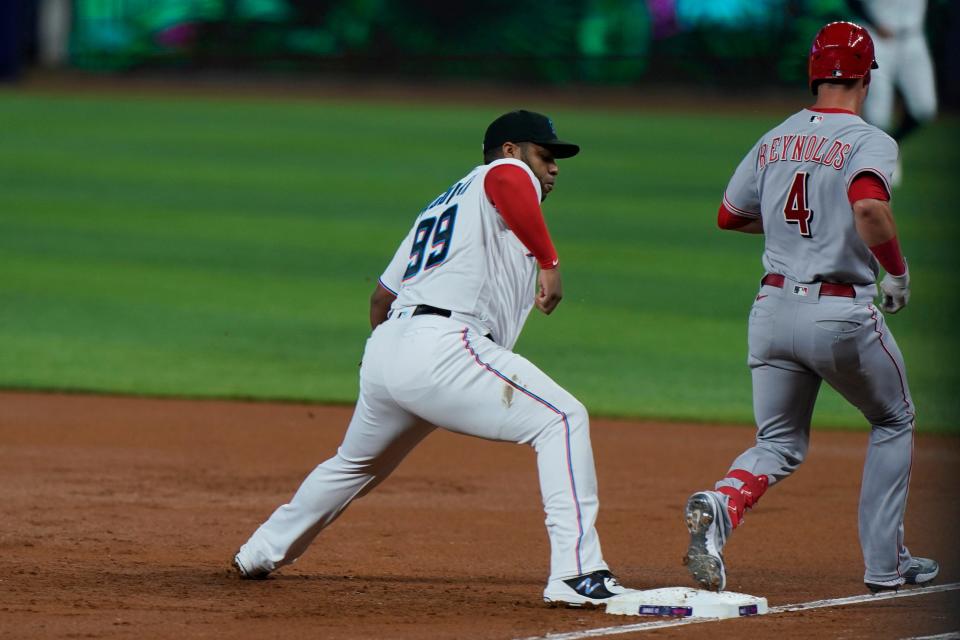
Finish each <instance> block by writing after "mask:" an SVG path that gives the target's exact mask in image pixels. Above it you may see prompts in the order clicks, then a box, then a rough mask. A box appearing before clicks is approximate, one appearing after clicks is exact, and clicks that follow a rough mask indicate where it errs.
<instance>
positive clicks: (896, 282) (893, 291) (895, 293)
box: [880, 271, 910, 313]
mask: <svg viewBox="0 0 960 640" xmlns="http://www.w3.org/2000/svg"><path fill="white" fill-rule="evenodd" d="M880 292H881V295H882V300H881V303H880V306H881V308H882V309H883V310H884V311H886V312H887V313H896V312H897V311H900V309H903V308H904V307H905V306H907V303H908V302H910V272H909V271H904V272H903V275H901V276H892V275H890V274H889V273H888V274H887V275H885V276H884V277H883V280H881V281H880Z"/></svg>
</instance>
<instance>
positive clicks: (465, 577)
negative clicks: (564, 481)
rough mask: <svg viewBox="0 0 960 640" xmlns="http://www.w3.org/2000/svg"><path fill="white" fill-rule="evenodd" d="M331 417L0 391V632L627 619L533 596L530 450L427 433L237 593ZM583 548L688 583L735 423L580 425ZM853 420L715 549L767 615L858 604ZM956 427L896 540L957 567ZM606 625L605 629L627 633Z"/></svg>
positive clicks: (444, 631)
mask: <svg viewBox="0 0 960 640" xmlns="http://www.w3.org/2000/svg"><path fill="white" fill-rule="evenodd" d="M350 411H351V409H350V408H343V407H323V406H315V405H302V404H280V405H276V404H266V403H243V402H220V401H185V400H155V399H138V398H116V397H103V396H81V395H57V394H34V393H12V392H7V393H0V486H2V487H3V507H2V523H3V524H2V528H0V549H2V551H0V636H3V637H5V638H84V637H90V638H134V637H136V638H184V637H188V638H192V637H223V638H227V637H268V638H273V637H291V638H293V637H297V638H301V637H336V638H338V639H344V640H345V639H349V638H483V639H504V640H508V639H510V638H518V637H528V636H541V635H545V634H547V633H557V632H568V631H576V630H585V629H590V628H595V627H609V626H615V625H621V624H634V623H636V622H638V619H636V618H630V619H624V618H618V617H613V616H607V615H605V614H604V613H602V612H601V611H578V610H559V609H548V608H546V607H545V606H544V605H543V604H542V603H541V601H540V594H541V592H542V589H543V583H544V580H545V578H546V574H547V563H548V549H547V539H546V534H545V531H544V527H543V513H542V510H541V504H540V496H539V490H538V486H537V472H536V465H535V460H534V455H533V452H532V450H530V449H529V448H527V447H522V446H516V445H510V444H504V443H492V442H486V441H481V440H476V439H471V438H467V437H463V436H457V435H452V434H448V433H446V432H442V431H437V432H436V433H434V434H433V435H431V436H430V437H429V438H427V440H426V441H425V442H424V443H423V444H422V445H421V446H420V447H419V448H418V449H417V450H416V451H414V453H413V454H412V455H411V456H410V457H409V458H408V459H407V460H406V461H405V462H404V463H403V464H402V465H401V466H400V468H399V469H398V470H397V471H396V472H395V474H394V475H393V476H392V477H391V478H389V479H388V480H387V481H386V482H385V483H384V484H383V485H382V486H381V487H379V488H378V489H377V490H376V491H374V492H373V493H372V494H370V495H369V496H367V497H365V498H363V499H362V500H359V501H358V502H356V503H355V504H354V505H352V506H351V507H350V509H348V510H347V511H346V512H345V513H344V515H343V516H342V517H341V518H340V520H338V521H337V522H336V523H334V524H333V525H332V526H331V527H330V528H329V529H328V530H327V531H325V532H324V533H323V534H321V536H320V537H319V538H318V539H317V541H316V542H315V543H314V545H313V546H312V547H311V548H310V550H309V551H308V552H307V553H306V555H305V556H304V557H303V558H302V559H301V560H300V561H299V562H298V563H297V564H295V565H293V566H291V567H288V568H285V569H283V570H282V571H280V572H278V573H277V574H276V575H275V576H274V577H272V578H271V579H269V580H266V581H262V582H242V581H239V580H237V579H236V578H235V577H233V576H232V574H231V572H230V571H229V570H228V565H229V562H230V559H231V557H232V554H233V552H234V551H235V549H236V548H237V547H238V546H239V545H240V544H241V543H242V542H243V541H244V540H245V539H246V537H247V536H248V535H249V534H250V533H251V532H252V531H253V529H254V528H255V527H256V526H257V525H258V524H259V523H260V522H261V521H262V520H263V519H264V518H266V517H267V516H268V515H269V513H270V512H271V511H272V509H273V508H275V507H276V506H277V505H279V504H281V503H282V502H284V501H286V500H287V499H288V498H289V497H290V496H291V495H292V493H293V491H294V490H295V489H296V487H297V486H298V484H299V482H300V480H301V479H302V478H303V476H304V475H306V473H308V472H309V471H310V470H311V469H312V468H313V466H314V465H316V464H318V463H319V462H322V461H323V460H324V459H326V458H327V457H329V456H330V455H331V454H332V453H333V452H334V451H335V449H336V446H337V444H338V443H339V440H340V438H341V435H342V433H343V430H344V427H345V425H346V423H347V420H348V419H349V416H350ZM592 433H593V445H594V455H595V458H596V461H597V470H598V475H599V481H600V500H601V509H600V520H599V523H598V528H599V532H600V536H601V540H602V543H603V548H604V553H605V556H606V559H607V561H608V562H609V563H610V564H611V567H612V568H613V569H614V571H616V572H617V573H618V574H619V576H620V578H621V579H622V581H623V582H624V583H625V584H626V585H628V586H632V587H637V588H656V587H662V586H670V585H688V584H689V582H688V577H687V574H686V571H685V569H684V568H683V567H682V566H681V564H680V558H681V556H682V555H683V552H684V550H685V548H686V543H687V534H686V530H685V528H684V525H683V521H682V516H681V511H682V506H683V503H684V500H685V498H686V496H687V494H689V493H690V492H691V491H693V490H695V489H700V488H705V487H708V486H709V485H710V484H711V483H712V482H713V481H714V480H715V479H716V478H717V477H718V476H719V475H722V473H723V472H724V471H725V470H726V465H727V464H728V463H729V461H730V460H731V459H732V457H733V456H734V455H735V454H736V453H738V452H739V451H740V450H742V449H743V448H744V447H746V446H748V445H749V444H750V442H751V441H752V439H753V429H752V427H748V426H743V427H737V426H715V425H694V424H679V423H673V424H671V423H667V424H663V423H654V422H627V421H611V420H594V422H593V425H592ZM866 441H867V434H866V433H851V432H839V431H819V430H816V428H815V429H814V433H813V438H812V447H811V451H810V455H809V457H808V460H807V462H806V463H805V464H804V466H803V467H802V468H801V469H800V471H799V472H797V474H795V476H794V477H792V478H790V479H789V480H788V481H785V482H784V483H782V484H781V485H778V486H776V487H775V488H774V489H773V490H771V491H770V492H769V493H768V494H767V495H765V496H764V498H763V501H762V502H761V503H760V505H759V506H758V507H757V508H756V509H755V510H754V511H753V512H751V513H749V514H748V517H747V521H746V524H745V526H744V527H743V528H742V529H739V530H738V531H737V532H736V534H735V535H734V537H733V539H732V541H731V543H730V545H729V546H728V547H727V554H726V557H727V562H728V567H729V585H728V588H730V589H731V590H736V591H742V592H745V593H750V594H754V595H762V596H765V597H766V598H767V599H768V600H769V602H770V604H771V605H783V604H789V603H800V602H807V601H810V600H817V599H823V598H834V597H844V596H850V595H859V594H863V593H865V591H864V588H863V584H862V582H861V578H862V571H863V568H862V561H861V557H860V550H859V545H858V542H857V525H856V504H857V494H858V490H859V485H860V472H861V468H862V463H863V457H864V453H865V450H866ZM958 477H960V439H958V438H949V437H940V436H932V435H927V434H924V433H923V432H922V430H921V432H920V433H918V435H917V437H916V442H915V456H914V468H913V479H912V484H911V496H910V502H909V506H908V510H907V518H906V526H907V530H906V531H907V544H908V546H909V547H910V548H911V550H912V551H914V552H915V553H917V554H918V555H929V556H931V557H935V558H937V559H938V560H939V561H940V562H941V564H942V566H943V569H942V573H941V576H940V578H939V579H938V582H940V583H947V582H955V581H957V580H958V579H960V551H958V548H957V541H956V540H957V532H958V531H960V509H958V506H957V505H958V503H957V500H956V489H957V487H958V486H960V483H958V482H957V480H958ZM958 611H960V594H958V592H957V591H951V592H948V593H938V594H929V595H921V596H917V597H912V598H902V599H896V600H886V601H881V602H871V603H867V604H862V605H856V606H848V607H844V608H836V609H820V610H816V611H808V612H803V613H793V614H780V615H776V616H769V617H762V618H755V619H741V620H731V621H726V622H722V623H708V624H709V625H710V626H709V628H708V630H707V629H705V628H704V626H703V625H697V626H693V627H679V628H674V629H662V630H658V631H656V632H654V634H655V636H656V637H659V638H686V637H694V636H695V635H696V636H703V635H704V634H709V637H710V638H711V639H714V640H719V639H722V638H738V639H739V638H744V637H751V638H768V637H774V636H776V637H777V638H779V639H781V640H785V639H791V638H810V637H819V638H837V637H843V638H904V637H910V636H921V635H929V634H934V633H944V632H947V631H955V630H957V629H958V628H960V613H958ZM647 635H648V634H625V635H622V636H616V637H620V638H635V637H641V636H643V637H647Z"/></svg>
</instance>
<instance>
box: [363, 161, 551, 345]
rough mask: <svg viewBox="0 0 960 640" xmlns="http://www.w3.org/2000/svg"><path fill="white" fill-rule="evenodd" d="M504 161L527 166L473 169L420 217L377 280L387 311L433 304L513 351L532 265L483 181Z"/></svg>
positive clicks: (527, 304) (529, 301) (531, 286)
mask: <svg viewBox="0 0 960 640" xmlns="http://www.w3.org/2000/svg"><path fill="white" fill-rule="evenodd" d="M501 164H513V165H516V166H518V167H521V168H523V170H524V171H526V172H527V174H528V175H529V176H530V181H531V182H532V183H533V186H534V188H535V189H536V192H537V198H538V199H539V198H540V197H541V191H540V182H539V180H537V178H536V176H534V174H533V172H532V171H531V170H530V168H529V167H528V166H527V165H526V164H524V163H523V162H520V161H519V160H514V159H510V158H505V159H501V160H497V161H495V162H492V163H490V164H488V165H481V166H478V167H476V168H474V169H473V170H472V171H471V172H470V173H468V174H467V175H466V176H464V177H463V178H461V179H460V180H459V181H458V182H457V183H456V184H454V185H453V186H452V187H450V188H449V189H447V190H446V191H445V192H444V193H442V194H440V195H439V196H438V197H437V198H436V199H434V200H433V201H432V202H431V203H430V204H428V205H427V207H426V208H425V209H424V210H423V211H421V212H420V215H419V216H417V219H416V221H415V222H414V224H413V227H412V228H411V229H410V232H409V233H408V234H407V237H406V239H404V241H403V243H401V245H400V246H399V248H398V249H397V251H396V253H395V254H394V256H393V260H391V261H390V264H389V265H388V266H387V268H386V270H385V271H384V272H383V275H381V276H380V284H381V285H382V286H383V287H384V288H386V289H388V290H389V291H391V292H392V293H394V294H396V296H397V299H396V300H394V302H393V306H392V307H391V313H393V312H395V311H400V310H402V309H404V308H406V307H414V306H416V305H421V304H425V305H430V306H433V307H439V308H441V309H447V310H449V311H452V312H453V313H454V314H457V316H459V317H461V318H462V319H463V320H465V321H468V322H471V323H472V324H473V325H474V327H475V328H477V329H478V330H480V331H481V334H482V333H490V334H492V337H493V339H494V341H496V342H497V344H499V345H501V346H503V347H506V348H507V349H512V348H513V345H514V344H515V343H516V341H517V338H519V336H520V331H521V329H522V328H523V324H524V322H526V319H527V316H528V315H529V313H530V310H531V309H532V308H533V302H534V295H535V285H536V274H537V261H536V258H534V257H533V255H532V254H531V253H530V252H529V251H528V250H527V248H526V247H525V246H524V245H523V243H522V242H520V240H519V239H518V238H517V237H516V236H515V235H514V234H513V232H512V231H511V230H510V229H509V228H508V227H507V225H506V223H505V222H504V220H503V218H502V217H501V216H500V214H499V212H498V211H497V210H496V208H495V207H494V206H493V204H492V203H491V202H490V200H489V198H487V194H486V191H485V190H484V185H483V183H484V178H485V176H486V175H487V172H488V171H489V170H490V169H491V168H492V167H496V166H498V165H501Z"/></svg>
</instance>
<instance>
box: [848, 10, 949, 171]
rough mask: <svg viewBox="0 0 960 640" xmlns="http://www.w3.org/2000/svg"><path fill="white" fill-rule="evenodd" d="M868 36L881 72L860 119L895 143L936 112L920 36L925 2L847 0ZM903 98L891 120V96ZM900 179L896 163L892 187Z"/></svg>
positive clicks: (876, 75) (927, 57)
mask: <svg viewBox="0 0 960 640" xmlns="http://www.w3.org/2000/svg"><path fill="white" fill-rule="evenodd" d="M847 3H848V4H849V6H850V9H851V10H852V11H853V13H854V14H856V17H857V19H858V20H859V21H860V22H861V24H863V25H864V26H865V27H866V28H867V30H868V31H869V32H870V36H871V37H872V38H873V43H874V47H875V48H876V56H877V63H878V64H879V65H880V68H879V69H877V70H876V71H875V72H874V73H873V74H872V75H873V80H872V85H871V87H870V93H869V95H868V96H867V101H866V103H865V104H864V106H863V115H864V119H866V120H867V122H869V123H871V124H873V125H875V126H877V127H880V128H881V129H883V130H884V131H886V132H888V133H889V134H890V135H891V136H892V137H893V139H894V140H896V141H897V143H901V142H903V140H904V138H906V137H907V136H908V135H910V134H911V133H913V132H914V131H916V130H917V128H918V127H919V126H920V125H921V124H923V123H925V122H928V121H930V120H932V119H933V117H934V116H935V115H936V113H937V92H936V84H935V82H934V74H933V60H932V58H931V56H930V49H929V47H928V46H927V41H926V36H925V34H924V18H925V17H926V12H927V0H847ZM898 91H899V93H900V95H901V97H902V99H903V115H902V117H901V118H899V120H898V121H897V122H894V95H895V93H896V92H898ZM902 179H903V170H902V168H901V165H900V161H899V160H898V162H897V168H896V170H895V171H894V173H893V178H892V180H893V185H894V186H897V185H899V184H900V182H901V180H902Z"/></svg>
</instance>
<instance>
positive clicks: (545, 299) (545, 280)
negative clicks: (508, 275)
mask: <svg viewBox="0 0 960 640" xmlns="http://www.w3.org/2000/svg"><path fill="white" fill-rule="evenodd" d="M539 280H540V290H539V291H537V299H536V300H535V301H534V303H535V304H536V305H537V309H540V311H542V312H544V313H545V314H547V315H550V314H551V313H553V310H554V309H556V308H557V305H558V304H560V300H561V299H562V298H563V283H562V282H561V280H560V269H558V268H556V267H554V268H553V269H541V270H540V277H539Z"/></svg>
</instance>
